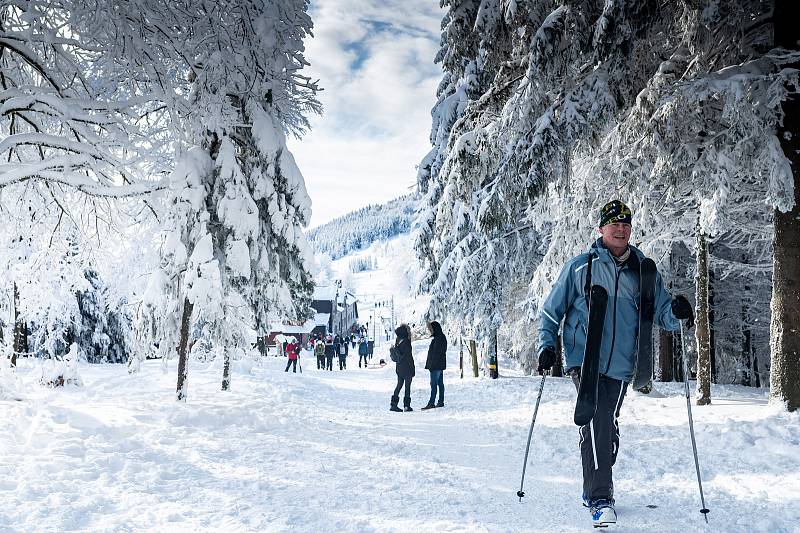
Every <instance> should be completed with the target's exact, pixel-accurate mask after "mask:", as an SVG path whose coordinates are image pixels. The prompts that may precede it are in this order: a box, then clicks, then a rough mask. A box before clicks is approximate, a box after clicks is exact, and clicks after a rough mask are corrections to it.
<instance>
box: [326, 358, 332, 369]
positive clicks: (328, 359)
mask: <svg viewBox="0 0 800 533" xmlns="http://www.w3.org/2000/svg"><path fill="white" fill-rule="evenodd" d="M325 368H326V369H328V370H333V356H332V355H326V356H325Z"/></svg>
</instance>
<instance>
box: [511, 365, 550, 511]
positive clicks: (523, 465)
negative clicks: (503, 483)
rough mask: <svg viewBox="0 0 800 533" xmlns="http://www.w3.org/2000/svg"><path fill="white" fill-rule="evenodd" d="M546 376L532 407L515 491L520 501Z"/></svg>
mask: <svg viewBox="0 0 800 533" xmlns="http://www.w3.org/2000/svg"><path fill="white" fill-rule="evenodd" d="M546 377H547V372H545V373H543V374H542V381H541V383H539V395H538V396H537V397H536V407H535V408H534V409H533V419H532V420H531V429H530V430H529V431H528V444H527V445H526V446H525V462H524V463H522V479H520V481H519V490H518V491H517V496H519V501H520V502H522V497H523V496H525V492H523V490H522V486H523V484H524V483H525V468H526V467H527V466H528V452H529V451H530V449H531V436H532V435H533V425H534V424H535V423H536V413H537V412H539V401H540V400H541V399H542V391H543V390H544V379H545V378H546Z"/></svg>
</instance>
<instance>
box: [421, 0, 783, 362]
mask: <svg viewBox="0 0 800 533" xmlns="http://www.w3.org/2000/svg"><path fill="white" fill-rule="evenodd" d="M511 4H512V3H511V2H496V3H491V2H486V3H484V4H483V5H484V6H485V7H486V9H492V6H494V7H493V9H494V10H495V11H496V10H499V9H503V8H504V7H509V6H511ZM513 4H514V5H513V7H514V10H513V16H511V17H510V18H509V17H508V13H507V12H503V15H504V17H503V16H499V15H498V12H497V11H496V12H495V13H494V14H488V13H487V16H486V17H485V19H484V20H485V21H493V22H495V23H496V25H495V26H491V24H490V25H489V27H491V28H493V29H495V30H496V31H497V32H499V35H497V34H493V33H489V32H487V33H486V34H481V33H480V31H481V28H483V27H484V26H481V25H476V26H474V27H473V29H474V35H472V36H471V37H470V38H464V39H462V41H463V44H459V43H454V42H450V43H447V46H446V47H443V49H446V50H449V49H450V48H453V47H457V49H458V50H466V52H464V53H465V54H467V55H468V58H467V59H465V60H464V61H463V62H462V64H467V63H468V62H469V59H477V58H478V57H479V56H478V54H477V53H476V52H475V49H474V48H470V47H469V46H468V44H469V43H475V42H480V41H481V39H484V38H485V39H487V40H492V41H494V42H503V39H506V40H508V41H509V42H510V43H511V45H510V52H509V53H507V54H506V55H505V57H504V58H503V61H504V62H503V63H502V65H498V64H497V63H494V64H489V65H485V64H484V65H483V71H486V72H492V73H497V74H496V75H495V77H494V78H493V79H492V80H491V83H490V84H489V86H488V88H482V89H481V90H479V96H476V97H473V98H472V99H471V100H469V101H468V102H466V103H465V105H464V113H463V116H462V119H461V120H459V121H457V122H455V121H454V122H453V123H452V126H451V127H450V128H449V131H447V132H446V133H445V134H444V135H442V136H440V137H439V139H445V140H444V142H442V141H441V140H440V141H437V142H436V144H435V146H434V153H436V154H439V160H440V161H441V162H442V163H441V165H440V166H439V167H436V166H434V165H433V164H432V163H433V161H435V159H434V157H433V156H430V155H429V156H427V157H426V158H425V159H424V160H423V163H422V165H421V173H420V176H421V180H420V181H421V183H420V189H421V190H427V191H428V196H429V197H431V198H433V201H431V200H430V198H429V201H428V206H429V207H428V208H427V209H425V210H423V211H421V213H420V217H419V221H418V226H419V238H418V245H417V250H418V255H419V256H420V261H421V263H422V265H423V267H424V268H427V269H428V280H429V282H430V283H429V285H428V287H430V288H431V290H432V296H433V298H432V309H431V311H432V312H433V313H442V312H445V310H446V311H447V313H449V315H450V316H451V318H454V319H460V320H468V321H469V323H470V324H471V325H472V324H479V325H480V327H481V328H482V329H483V330H484V332H485V333H486V334H490V332H491V329H492V328H491V327H489V326H491V324H492V322H493V321H496V320H497V316H498V314H497V309H498V307H497V306H496V305H495V306H492V305H491V304H489V305H487V303H489V302H487V301H485V300H483V298H489V299H490V300H493V301H494V302H495V303H496V302H498V301H500V302H503V303H504V304H505V309H504V311H505V312H501V315H500V318H501V321H502V323H503V324H504V327H505V328H507V329H506V331H505V333H506V335H505V337H506V338H508V337H511V338H512V339H524V340H527V339H530V338H531V336H530V335H526V334H525V331H530V329H531V326H530V324H526V323H525V322H524V320H523V319H519V318H517V319H516V320H515V319H514V317H515V316H516V317H519V315H520V313H519V311H518V310H517V311H515V310H514V306H515V305H517V304H519V303H521V302H520V299H519V298H518V296H517V294H518V293H515V290H514V283H513V282H512V281H511V280H515V279H520V278H523V279H530V280H532V281H531V283H530V287H529V290H530V292H529V304H530V313H531V316H532V318H534V319H535V317H536V315H537V314H538V313H537V309H538V304H539V302H540V301H541V300H542V299H543V298H544V296H545V295H546V293H547V290H548V289H549V286H550V284H551V282H552V280H553V279H554V277H555V275H556V273H557V272H558V269H559V268H560V266H561V265H562V264H563V262H564V261H565V260H566V259H568V258H569V257H571V256H573V255H575V254H576V253H578V252H580V251H582V250H583V249H585V247H586V246H587V244H588V243H589V242H591V240H592V239H593V238H594V237H595V236H596V235H595V227H596V218H597V210H598V209H599V207H600V206H601V205H603V204H604V203H605V202H607V201H608V200H609V199H610V197H621V198H622V199H624V200H626V201H627V202H628V203H630V204H632V207H633V208H634V211H635V212H636V216H635V233H634V242H635V243H636V244H637V245H639V246H640V247H642V248H643V249H644V250H645V252H646V253H649V254H650V255H652V256H653V257H654V258H655V259H656V260H657V261H659V262H660V263H662V265H661V266H662V270H664V267H666V266H667V265H666V264H664V262H663V261H664V259H665V258H667V257H668V256H669V254H670V253H671V251H672V249H673V246H674V245H675V244H680V245H682V246H687V245H688V246H687V248H688V249H691V248H692V243H693V241H694V234H693V230H692V228H694V226H695V224H696V222H697V220H698V219H700V221H701V229H702V230H703V231H704V232H706V234H707V235H709V236H710V237H711V239H713V241H712V242H713V244H714V247H712V256H711V257H710V265H711V267H712V268H713V269H714V270H715V272H716V274H717V275H716V276H715V279H724V278H725V277H726V276H727V275H736V276H737V277H739V280H747V281H749V282H750V283H749V285H750V286H751V287H753V288H754V289H755V290H753V291H752V293H751V295H752V297H753V298H758V300H754V301H753V302H752V304H753V305H749V306H748V310H749V312H750V313H752V315H751V316H752V317H756V316H758V314H759V313H761V312H763V310H764V305H765V302H764V300H763V298H762V295H763V294H764V291H763V290H761V289H762V288H763V287H764V286H765V283H769V281H768V279H765V277H764V275H763V274H764V264H765V261H764V258H765V257H769V256H770V254H771V238H772V237H771V231H770V230H769V228H766V229H765V228H764V225H763V224H764V222H765V221H768V220H769V218H770V213H769V208H768V206H769V205H775V206H784V204H785V199H786V198H787V197H788V196H787V184H790V183H791V180H790V175H788V174H787V173H786V172H784V171H783V169H785V168H786V165H785V158H784V157H783V154H782V153H781V152H780V150H779V146H778V141H777V138H776V136H775V129H776V125H777V120H778V118H779V116H780V109H779V106H778V105H777V103H779V102H780V101H781V100H783V98H784V95H785V94H786V92H787V89H786V87H787V86H788V87H791V86H793V84H794V79H795V72H793V71H792V70H791V69H782V68H781V65H787V64H790V63H791V61H792V57H793V56H792V54H786V53H781V52H776V51H773V52H770V47H771V46H770V44H769V42H768V31H766V30H767V29H768V28H767V27H766V26H765V21H767V20H768V19H769V15H770V8H771V6H770V5H768V3H764V2H759V1H756V0H753V1H751V2H744V3H742V2H732V1H723V2H716V3H714V4H713V5H711V6H707V8H705V9H700V8H699V7H698V6H697V5H696V4H695V3H674V4H663V3H661V2H656V1H644V2H628V1H621V2H605V3H603V2H593V1H588V0H587V1H583V2H558V1H554V2H536V3H523V2H514V3H513ZM475 5H476V3H469V2H465V3H464V5H461V4H459V5H458V6H456V5H453V6H450V12H455V11H456V10H458V9H459V8H461V9H462V10H461V11H459V12H458V14H459V15H462V14H463V13H476V12H475V11H471V12H470V11H469V9H468V8H469V7H470V6H472V7H475ZM465 6H466V7H465ZM452 16H453V15H452V14H451V13H448V15H447V17H452ZM448 20H449V19H448V18H446V19H445V24H446V23H447V21H448ZM500 21H502V22H500ZM499 49H501V50H502V49H504V47H503V46H500V47H499ZM470 54H471V55H470ZM483 57H491V56H490V55H484V56H483ZM500 67H502V69H501V68H500ZM453 72H458V69H457V68H455V67H448V68H446V71H445V80H447V83H450V79H451V78H450V77H451V76H452V73H453ZM437 105H438V104H437ZM436 110H437V108H434V126H435V128H434V131H437V130H436V126H437V125H438V124H441V122H440V121H439V115H437V114H436ZM431 190H433V191H434V193H433V194H434V196H431V192H430V191H431ZM765 202H766V205H765ZM781 208H783V207H781ZM745 242H746V243H748V246H749V247H750V250H749V251H750V254H748V256H747V257H746V258H744V261H747V262H746V263H740V262H739V260H738V259H736V260H734V259H733V256H732V254H730V253H729V252H727V251H726V250H730V249H731V248H733V247H735V246H737V244H738V245H741V243H745ZM713 250H720V251H721V252H722V253H721V254H720V255H719V257H716V256H714V255H713V253H714V252H713ZM496 265H502V266H501V267H497V266H496ZM665 274H666V278H667V280H668V282H674V284H675V286H676V288H677V287H678V286H683V285H684V283H685V280H681V279H673V277H672V273H671V272H670V271H668V270H667V271H666V272H665ZM498 280H499V284H497V283H495V282H496V281H498ZM498 285H499V287H498ZM726 286H727V287H729V288H733V287H735V286H736V285H735V284H734V283H733V282H730V281H729V282H727V285H725V284H720V288H724V287H726ZM509 290H510V292H509ZM689 292H691V293H693V292H694V291H689ZM715 301H718V302H730V301H731V299H725V298H719V299H717V300H715ZM728 305H730V303H728ZM517 307H519V306H518V305H517ZM472 309H477V310H478V311H477V314H478V316H477V317H471V316H469V311H468V310H472ZM717 311H720V312H719V313H715V316H725V315H727V316H730V315H731V314H732V312H731V311H730V310H725V309H717ZM740 313H741V307H740V306H739V307H737V308H736V315H737V316H740ZM748 322H749V323H750V324H754V322H753V320H752V318H750V319H749V320H748ZM509 324H510V325H511V327H510V328H509ZM762 324H763V322H762ZM712 327H713V325H712ZM756 329H757V330H759V333H758V334H759V335H761V334H763V333H764V332H765V328H763V326H757V327H756ZM728 331H730V332H731V333H730V335H739V337H740V339H739V341H738V342H733V341H732V340H731V339H727V344H728V345H733V344H737V345H739V346H741V345H742V343H741V342H740V341H741V336H742V331H743V328H741V327H729V328H728ZM737 331H738V333H735V332H737ZM502 333H503V331H502V330H501V334H502ZM501 336H502V335H501ZM501 344H502V343H501ZM516 348H517V349H516V350H515V351H516V352H517V353H519V354H520V356H521V358H523V359H527V358H528V357H530V354H532V353H533V350H532V348H533V347H532V346H531V345H530V342H529V341H528V342H527V344H526V343H524V342H523V343H522V344H521V345H520V346H517V347H516ZM723 355H724V356H725V357H727V358H731V357H738V355H731V354H723ZM527 366H528V367H530V366H531V365H530V364H528V365H527ZM733 366H734V365H732V364H727V363H726V364H724V365H720V367H721V368H725V369H727V370H726V371H727V372H730V374H731V375H732V374H733V373H732V372H731V371H730V369H731V368H732V367H733Z"/></svg>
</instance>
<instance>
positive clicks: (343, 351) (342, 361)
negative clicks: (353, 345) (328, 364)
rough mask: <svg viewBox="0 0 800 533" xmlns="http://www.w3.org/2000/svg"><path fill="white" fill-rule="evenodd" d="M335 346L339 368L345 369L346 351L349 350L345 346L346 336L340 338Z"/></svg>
mask: <svg viewBox="0 0 800 533" xmlns="http://www.w3.org/2000/svg"><path fill="white" fill-rule="evenodd" d="M337 346H338V347H337V349H336V355H338V356H339V370H345V369H347V352H349V351H350V349H349V348H348V346H347V338H346V337H345V338H343V339H341V342H340V343H339V344H338V345H337Z"/></svg>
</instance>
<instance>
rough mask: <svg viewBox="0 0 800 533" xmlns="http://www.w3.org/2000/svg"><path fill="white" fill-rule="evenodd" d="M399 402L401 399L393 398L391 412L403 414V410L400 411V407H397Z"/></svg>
mask: <svg viewBox="0 0 800 533" xmlns="http://www.w3.org/2000/svg"><path fill="white" fill-rule="evenodd" d="M399 401H400V397H399V396H392V404H391V406H390V407H389V410H390V411H394V412H395V413H402V412H403V410H402V409H400V408H399V407H397V402H399Z"/></svg>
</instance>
